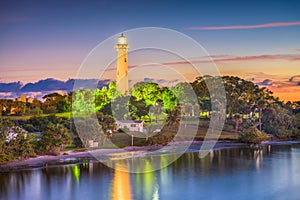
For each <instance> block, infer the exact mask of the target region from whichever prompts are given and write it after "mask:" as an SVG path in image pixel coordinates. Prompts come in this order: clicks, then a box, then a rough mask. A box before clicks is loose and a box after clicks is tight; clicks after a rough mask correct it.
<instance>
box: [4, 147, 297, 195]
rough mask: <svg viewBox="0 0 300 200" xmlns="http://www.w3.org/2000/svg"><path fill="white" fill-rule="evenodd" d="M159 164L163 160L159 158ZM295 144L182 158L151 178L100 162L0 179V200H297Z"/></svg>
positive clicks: (28, 171) (41, 170)
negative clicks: (109, 166) (201, 157)
mask: <svg viewBox="0 0 300 200" xmlns="http://www.w3.org/2000/svg"><path fill="white" fill-rule="evenodd" d="M162 159H163V157H162ZM299 189H300V145H297V144H294V145H283V146H272V148H271V149H270V150H268V148H267V147H265V148H263V149H261V150H257V149H249V148H235V149H223V150H216V151H212V152H211V153H210V154H209V155H208V156H207V157H205V158H204V159H199V158H198V153H187V154H184V155H183V156H182V157H180V159H178V160H177V161H176V162H175V163H173V164H172V165H170V166H168V167H166V168H164V169H162V170H160V171H156V172H153V173H146V174H128V173H126V172H120V171H114V170H112V169H110V168H108V167H106V166H105V165H102V164H100V163H93V162H92V161H83V163H81V164H73V165H66V166H57V167H50V168H43V169H33V170H23V171H18V172H10V173H2V174H0V199H1V200H10V199H12V200H18V199H22V200H27V199H28V200H35V199H37V200H47V199H63V200H65V199H72V200H73V199H83V200H89V199H125V200H127V199H136V200H141V199H228V200H229V199H230V200H232V199H251V200H252V199H280V200H282V199H289V200H292V199H300V192H299Z"/></svg>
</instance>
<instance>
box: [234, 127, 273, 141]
mask: <svg viewBox="0 0 300 200" xmlns="http://www.w3.org/2000/svg"><path fill="white" fill-rule="evenodd" d="M269 138H270V136H269V135H268V134H265V133H264V132H262V131H259V130H258V129H257V128H253V127H251V128H248V129H246V130H244V131H243V133H241V134H240V135H239V140H240V141H241V142H244V143H252V144H260V143H261V142H262V141H266V140H268V139H269Z"/></svg>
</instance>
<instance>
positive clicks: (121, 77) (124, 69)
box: [115, 33, 130, 95]
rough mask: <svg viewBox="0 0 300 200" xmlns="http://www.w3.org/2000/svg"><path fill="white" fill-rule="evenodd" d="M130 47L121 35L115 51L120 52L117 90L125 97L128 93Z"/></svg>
mask: <svg viewBox="0 0 300 200" xmlns="http://www.w3.org/2000/svg"><path fill="white" fill-rule="evenodd" d="M129 48H130V47H129V45H128V44H127V39H126V37H125V36H124V35H123V33H122V34H121V36H119V37H118V44H117V45H116V46H115V49H116V50H117V52H118V60H117V74H116V82H117V90H118V91H120V92H121V93H122V94H123V95H126V94H127V93H128V55H127V52H128V50H129Z"/></svg>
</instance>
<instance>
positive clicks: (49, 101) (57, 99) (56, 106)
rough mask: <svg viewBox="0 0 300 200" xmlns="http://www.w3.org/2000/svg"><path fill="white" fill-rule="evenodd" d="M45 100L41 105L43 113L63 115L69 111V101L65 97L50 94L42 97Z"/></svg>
mask: <svg viewBox="0 0 300 200" xmlns="http://www.w3.org/2000/svg"><path fill="white" fill-rule="evenodd" d="M43 99H44V100H45V101H44V103H43V104H42V109H43V112H44V113H63V112H69V111H70V105H71V103H70V100H69V98H68V96H67V95H61V94H58V93H56V92H55V93H51V94H48V95H45V96H43Z"/></svg>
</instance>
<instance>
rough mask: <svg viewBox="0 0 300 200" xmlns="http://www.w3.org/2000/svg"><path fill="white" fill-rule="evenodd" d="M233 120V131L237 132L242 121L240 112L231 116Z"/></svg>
mask: <svg viewBox="0 0 300 200" xmlns="http://www.w3.org/2000/svg"><path fill="white" fill-rule="evenodd" d="M233 121H234V122H235V132H236V133H238V131H239V124H241V123H242V122H243V119H242V117H241V115H240V114H235V115H234V116H233Z"/></svg>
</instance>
